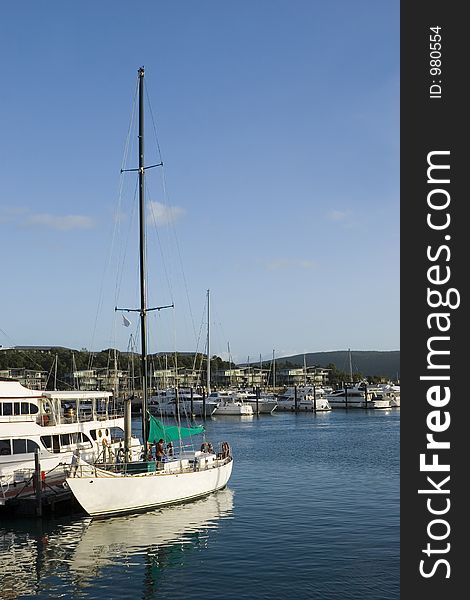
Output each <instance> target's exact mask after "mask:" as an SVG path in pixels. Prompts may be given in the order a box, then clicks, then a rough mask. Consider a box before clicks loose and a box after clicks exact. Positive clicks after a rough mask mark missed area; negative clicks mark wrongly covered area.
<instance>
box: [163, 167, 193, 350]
mask: <svg viewBox="0 0 470 600" xmlns="http://www.w3.org/2000/svg"><path fill="white" fill-rule="evenodd" d="M164 169H165V167H162V174H161V177H162V185H163V197H164V198H165V202H166V204H167V205H169V196H168V192H167V187H166V177H165V170H164ZM170 228H171V231H172V232H173V237H174V238H175V245H176V249H177V251H178V259H179V263H180V269H181V275H182V278H183V283H184V290H185V293H186V300H187V302H188V308H189V314H190V317H191V324H192V327H193V334H194V339H197V336H196V326H195V324H194V316H193V310H192V305H191V299H190V297H189V289H188V282H187V279H186V273H185V270H184V264H183V257H182V254H181V249H180V244H179V240H178V235H177V232H176V227H175V224H174V222H173V220H171V221H170Z"/></svg>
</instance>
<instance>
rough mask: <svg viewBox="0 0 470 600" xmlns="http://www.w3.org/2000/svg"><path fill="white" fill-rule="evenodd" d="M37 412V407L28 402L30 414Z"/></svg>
mask: <svg viewBox="0 0 470 600" xmlns="http://www.w3.org/2000/svg"><path fill="white" fill-rule="evenodd" d="M38 412H39V408H38V407H37V406H36V405H35V404H30V405H29V413H30V414H31V415H35V414H37V413H38Z"/></svg>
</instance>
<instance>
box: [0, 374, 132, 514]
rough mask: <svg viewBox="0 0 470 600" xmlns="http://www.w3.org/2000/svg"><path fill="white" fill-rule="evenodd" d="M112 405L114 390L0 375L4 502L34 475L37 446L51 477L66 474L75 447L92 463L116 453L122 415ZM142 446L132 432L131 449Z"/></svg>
mask: <svg viewBox="0 0 470 600" xmlns="http://www.w3.org/2000/svg"><path fill="white" fill-rule="evenodd" d="M114 409H115V407H114V406H113V401H112V394H111V392H98V391H95V392H85V391H70V392H63V391H42V390H31V389H29V388H26V387H24V386H23V385H21V384H20V383H19V382H18V381H16V380H13V379H0V503H1V502H2V499H4V498H5V494H6V492H7V491H8V489H9V487H10V486H11V485H12V484H13V485H14V484H16V483H19V482H23V481H28V480H29V479H30V478H31V476H32V474H33V472H34V469H35V453H36V451H38V452H39V463H40V467H41V471H44V473H45V475H46V477H48V478H49V480H50V478H55V477H57V478H60V477H63V476H64V467H66V466H69V465H70V464H71V462H72V457H73V456H74V454H76V453H77V451H79V454H80V457H81V458H82V459H84V460H86V461H87V462H91V463H93V462H96V461H100V460H101V461H104V460H109V457H110V456H111V457H113V456H115V455H116V454H117V452H118V451H119V449H120V447H121V446H120V445H121V443H122V442H123V438H124V416H123V413H122V412H121V414H118V413H117V411H115V410H114ZM141 449H142V448H141V444H140V441H139V440H138V439H137V438H132V439H131V453H132V455H133V456H135V457H138V456H139V455H140V453H141Z"/></svg>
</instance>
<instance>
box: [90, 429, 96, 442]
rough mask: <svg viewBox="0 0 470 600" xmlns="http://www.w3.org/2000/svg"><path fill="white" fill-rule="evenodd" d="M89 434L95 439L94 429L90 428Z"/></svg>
mask: <svg viewBox="0 0 470 600" xmlns="http://www.w3.org/2000/svg"><path fill="white" fill-rule="evenodd" d="M90 435H91V437H92V438H93V439H94V440H95V441H96V429H92V430H91V431H90Z"/></svg>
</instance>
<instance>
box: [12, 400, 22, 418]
mask: <svg viewBox="0 0 470 600" xmlns="http://www.w3.org/2000/svg"><path fill="white" fill-rule="evenodd" d="M13 405H14V407H15V411H14V412H15V415H21V410H20V403H19V402H13Z"/></svg>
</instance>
